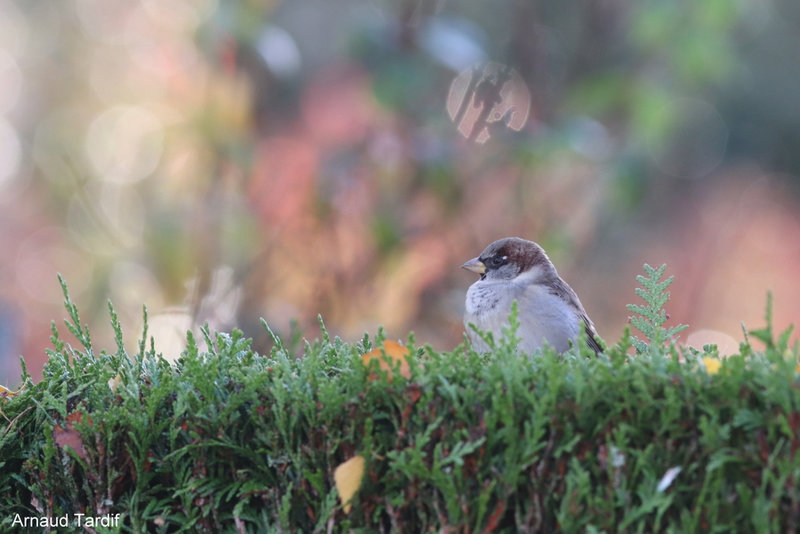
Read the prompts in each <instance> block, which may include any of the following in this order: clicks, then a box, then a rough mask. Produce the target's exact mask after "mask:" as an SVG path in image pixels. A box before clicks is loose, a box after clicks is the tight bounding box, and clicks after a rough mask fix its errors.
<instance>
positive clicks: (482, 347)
mask: <svg viewBox="0 0 800 534" xmlns="http://www.w3.org/2000/svg"><path fill="white" fill-rule="evenodd" d="M461 267H462V268H463V269H466V270H468V271H472V272H473V273H477V274H479V275H480V276H481V278H480V280H478V281H477V282H475V283H474V284H472V285H471V286H469V290H467V301H466V310H465V313H464V326H465V327H466V329H467V333H468V335H469V337H470V340H471V341H472V346H473V347H474V348H475V350H477V351H478V352H486V351H488V350H489V346H488V345H487V344H486V342H485V341H483V340H482V339H481V338H480V336H478V335H477V334H476V333H475V332H474V331H473V330H472V328H470V326H469V325H470V323H471V324H474V325H475V326H476V327H477V328H478V329H479V330H481V331H483V332H491V333H492V336H493V337H494V339H496V340H498V339H500V337H501V336H502V333H503V328H504V327H508V317H509V315H510V314H511V305H512V303H513V302H514V301H515V300H516V301H517V306H518V310H519V316H518V318H519V323H520V327H519V330H518V332H517V337H519V338H520V342H519V345H518V349H519V350H520V351H522V352H524V353H526V354H533V353H534V352H536V351H537V350H539V349H540V348H541V347H542V346H543V345H544V344H545V343H547V344H549V345H550V346H552V347H553V348H554V349H555V350H556V351H558V352H565V351H566V350H568V349H569V348H570V345H572V344H574V343H575V342H576V340H577V339H578V336H579V333H580V331H581V329H583V330H585V331H586V336H587V342H588V344H589V347H591V348H592V350H594V352H595V354H597V353H599V352H601V350H602V349H601V348H600V344H599V343H598V342H597V337H598V335H597V332H596V331H595V328H594V324H593V323H592V321H591V319H589V316H588V315H586V310H584V309H583V305H582V304H581V301H580V300H579V299H578V295H576V294H575V291H573V290H572V288H571V287H569V284H567V283H566V282H565V281H564V280H563V279H562V278H561V277H560V276H559V275H558V272H557V271H556V268H555V267H554V266H553V263H552V262H551V261H550V258H548V257H547V254H546V253H545V251H544V249H543V248H542V247H540V246H539V245H538V244H537V243H534V242H533V241H528V240H526V239H520V238H519V237H507V238H504V239H499V240H497V241H495V242H494V243H492V244H491V245H489V246H488V247H486V248H485V249H484V251H483V252H481V255H480V256H478V257H477V258H473V259H471V260H469V261H468V262H466V263H465V264H464V265H462V266H461Z"/></svg>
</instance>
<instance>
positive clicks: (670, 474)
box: [656, 465, 682, 493]
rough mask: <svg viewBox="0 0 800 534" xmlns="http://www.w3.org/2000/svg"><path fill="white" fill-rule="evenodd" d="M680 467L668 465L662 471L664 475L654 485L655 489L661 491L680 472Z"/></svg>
mask: <svg viewBox="0 0 800 534" xmlns="http://www.w3.org/2000/svg"><path fill="white" fill-rule="evenodd" d="M681 470H682V468H681V467H680V466H677V465H676V466H675V467H670V468H669V469H667V471H666V472H665V473H664V476H663V477H661V481H660V482H659V483H658V487H656V491H657V492H659V493H663V492H664V490H666V489H667V488H668V487H669V486H670V484H672V482H673V481H674V480H675V478H676V477H677V476H678V475H679V474H680V472H681Z"/></svg>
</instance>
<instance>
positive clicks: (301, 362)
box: [0, 270, 800, 532]
mask: <svg viewBox="0 0 800 534" xmlns="http://www.w3.org/2000/svg"><path fill="white" fill-rule="evenodd" d="M661 273H663V270H661V272H660V273H657V274H658V276H656V274H655V271H654V272H653V273H650V274H651V278H650V280H651V281H652V280H656V279H657V278H658V277H659V276H660V275H661ZM640 281H641V280H640ZM664 287H666V286H664ZM664 287H662V288H661V289H660V291H661V292H662V293H663V290H664ZM648 291H649V292H648ZM655 292H656V290H655V289H652V290H648V289H647V288H645V290H644V295H643V296H647V295H649V296H651V297H652V296H654V295H655ZM65 295H66V289H65ZM645 300H646V299H645ZM67 309H68V312H69V314H70V318H71V320H70V321H68V322H67V326H68V328H69V330H70V331H71V332H72V333H73V334H74V335H75V337H76V338H77V339H78V341H79V343H80V344H81V348H75V347H72V346H70V345H69V344H67V343H65V342H64V341H62V340H61V338H60V337H59V335H58V332H57V330H56V329H55V328H54V329H53V338H52V339H53V344H54V349H53V350H52V351H50V358H49V362H48V363H47V365H46V367H45V369H44V378H43V380H42V381H41V382H39V383H36V384H33V383H32V382H31V381H30V377H26V386H25V387H24V389H23V390H22V392H21V393H20V394H19V395H17V396H15V397H14V398H11V399H8V400H6V401H4V402H2V404H0V410H2V413H1V414H0V415H2V417H0V421H1V422H0V424H2V425H3V427H4V428H3V431H2V438H0V453H1V455H0V521H1V523H0V525H2V527H1V528H0V529H1V530H3V531H6V530H9V531H13V527H12V524H13V521H14V520H15V519H18V518H19V517H59V516H63V515H71V516H74V515H75V514H86V515H87V516H98V517H99V516H103V515H107V514H121V515H120V517H121V520H120V521H119V523H118V524H116V525H113V526H109V527H102V526H97V527H96V528H95V530H96V531H97V532H117V531H121V532H272V531H274V532H330V531H333V532H351V531H355V532H381V531H382V532H426V531H435V532H556V531H562V532H600V531H606V532H700V531H703V532H713V531H718V532H731V531H744V532H777V531H782V532H786V531H797V530H798V529H799V528H800V479H798V476H800V456H798V454H797V449H798V445H800V380H799V379H798V375H797V369H796V368H797V356H798V353H797V347H796V346H795V347H793V348H790V347H789V346H788V339H789V335H790V333H789V332H786V333H784V334H782V335H780V336H774V335H773V333H772V331H771V327H770V326H769V322H770V318H769V314H768V327H767V328H766V329H764V330H759V331H755V332H751V333H750V337H756V338H758V339H760V340H762V341H764V342H765V344H766V350H764V351H762V352H756V351H755V350H754V349H753V347H752V346H751V344H750V340H749V337H746V338H745V341H744V342H743V343H742V344H741V346H740V349H741V350H740V354H737V355H734V356H731V357H729V358H727V359H725V360H723V361H722V362H721V365H718V364H717V363H716V362H718V361H719V360H718V357H717V355H716V349H715V348H714V347H706V350H705V351H704V352H702V353H700V352H698V351H694V350H690V349H681V350H679V349H678V348H677V346H676V345H674V344H673V343H672V342H670V341H669V339H670V338H671V337H673V335H674V333H675V332H673V331H669V330H665V329H663V327H662V326H661V325H662V324H663V321H661V322H659V316H658V315H657V313H658V311H659V310H660V306H658V309H657V310H650V311H653V313H650V311H647V310H645V309H644V308H642V309H640V310H637V313H639V316H638V318H639V320H642V321H644V323H642V324H640V326H645V329H646V328H648V327H649V328H651V330H650V331H649V332H645V337H646V338H647V340H646V341H645V340H636V339H633V338H631V337H630V336H628V335H627V333H626V335H624V336H623V338H622V341H620V343H618V344H617V345H615V346H613V347H610V348H609V349H608V350H607V351H606V352H605V353H604V354H603V355H601V356H600V357H596V358H595V357H588V355H587V354H585V353H583V354H582V353H579V352H578V351H572V352H570V353H567V354H565V355H556V354H554V353H553V352H551V351H544V352H543V353H542V354H539V355H536V356H534V357H530V356H520V355H518V354H517V353H516V352H515V350H514V349H513V331H512V332H509V336H508V337H507V339H505V340H498V341H497V343H496V344H495V350H493V351H492V353H490V354H486V355H479V354H476V353H474V352H473V351H471V350H470V349H469V348H468V347H466V346H459V347H457V348H456V349H455V350H454V351H452V352H437V351H435V350H433V349H431V348H430V347H418V346H416V345H415V342H414V339H413V337H411V338H410V339H408V340H407V346H408V347H409V350H410V357H409V358H408V363H409V366H410V376H409V377H408V378H406V377H405V376H403V375H402V374H401V373H400V372H398V371H399V364H398V363H394V364H393V365H395V369H394V371H395V372H391V371H389V372H386V371H384V370H381V369H380V368H379V365H378V364H379V362H377V361H373V362H372V363H369V364H368V365H364V363H363V360H362V357H361V355H362V354H364V353H365V352H367V351H368V350H370V349H372V348H373V347H374V346H382V344H383V339H382V334H381V333H380V332H379V334H378V336H376V337H375V338H373V339H370V338H369V337H368V336H365V337H364V339H363V340H361V341H360V342H359V343H356V344H347V343H345V342H343V341H342V340H340V339H338V338H337V339H331V338H330V337H329V336H328V334H327V333H326V332H325V331H324V328H323V337H322V339H320V340H316V341H313V342H310V343H308V344H307V345H306V346H305V350H304V351H303V352H302V354H292V353H290V351H289V350H288V349H287V348H286V347H284V346H283V345H282V343H281V340H280V339H278V338H277V337H276V338H275V347H274V348H273V350H272V352H271V354H270V355H268V356H266V355H259V354H256V353H255V352H253V351H252V350H251V348H250V342H249V340H247V339H244V338H243V336H242V334H241V333H240V332H238V331H234V332H232V333H230V334H215V335H213V336H212V335H210V334H208V333H207V332H206V333H205V339H204V340H203V342H198V341H197V340H195V339H194V337H193V336H192V335H191V334H190V335H189V337H188V347H187V349H186V351H185V352H184V353H183V355H182V357H181V358H180V359H179V360H178V361H177V362H175V363H174V364H171V363H169V362H167V361H165V360H164V359H163V358H161V357H160V356H158V355H157V354H155V351H154V350H153V347H152V343H151V344H149V345H150V346H149V348H148V343H146V340H147V335H146V330H145V334H144V335H143V336H142V341H141V342H140V344H139V351H138V353H137V354H132V355H129V354H128V353H127V352H126V350H125V348H124V345H123V342H122V334H121V331H120V328H119V324H118V322H117V319H116V315H115V313H114V311H113V309H111V318H112V325H113V328H114V330H115V332H116V335H117V347H116V349H115V350H114V351H112V352H105V351H103V352H100V353H97V352H96V351H95V349H94V348H93V347H92V344H91V340H90V337H89V333H88V331H86V330H85V328H84V327H82V326H81V323H80V319H79V317H78V313H77V310H76V309H75V308H74V305H73V304H72V302H71V301H70V300H69V297H68V296H67ZM512 319H513V318H512ZM513 326H514V321H513V320H512V330H513ZM643 331H644V330H643ZM654 340H656V341H658V342H657V343H654V342H653V341H654ZM664 341H667V343H663V342H664ZM634 343H636V349H638V353H637V354H636V355H630V354H628V353H629V352H637V351H635V350H633V349H634ZM200 345H204V348H203V349H201V348H200ZM587 351H588V349H587ZM389 361H391V359H390V358H387V362H389ZM390 365H392V364H390ZM355 456H360V457H362V458H363V459H364V474H363V477H361V480H360V482H359V483H358V490H357V491H356V493H355V495H354V497H353V499H352V502H351V503H350V504H352V508H351V509H349V510H348V511H347V512H346V511H345V506H343V503H342V502H341V499H340V498H339V492H338V491H337V488H336V485H335V482H334V471H335V469H336V467H337V466H339V465H340V464H342V463H343V462H345V461H346V460H349V459H351V458H353V457H355ZM347 508H349V507H347ZM61 531H67V532H69V531H70V530H60V531H59V532H61ZM76 531H77V528H76Z"/></svg>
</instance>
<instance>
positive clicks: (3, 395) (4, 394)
mask: <svg viewBox="0 0 800 534" xmlns="http://www.w3.org/2000/svg"><path fill="white" fill-rule="evenodd" d="M20 391H22V388H19V390H17V391H11V390H10V389H8V388H7V387H5V386H0V399H10V398H11V397H16V396H17V395H19V392H20Z"/></svg>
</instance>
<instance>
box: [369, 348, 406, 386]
mask: <svg viewBox="0 0 800 534" xmlns="http://www.w3.org/2000/svg"><path fill="white" fill-rule="evenodd" d="M384 352H385V353H386V356H388V357H389V359H390V360H391V361H392V364H390V363H389V362H388V361H386V359H384V357H383V353H384ZM408 356H409V352H408V349H407V348H406V347H404V346H403V345H401V344H400V343H397V342H395V341H390V340H386V341H384V342H383V351H381V347H376V348H374V349H372V350H371V351H369V352H368V353H366V354H364V355H362V356H361V361H362V362H364V365H369V362H370V361H372V360H375V359H377V360H378V365H379V366H380V368H381V370H382V371H385V372H386V374H387V375H388V380H389V382H391V381H392V368H393V367H394V366H396V365H397V363H398V362H399V363H400V376H403V377H405V378H411V367H410V366H409V365H408ZM369 378H370V380H375V379H376V378H377V376H374V375H370V377H369Z"/></svg>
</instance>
